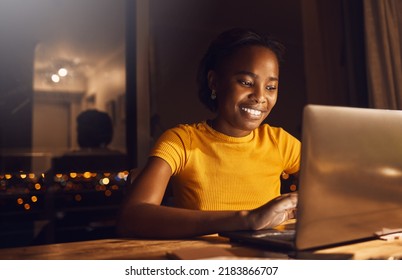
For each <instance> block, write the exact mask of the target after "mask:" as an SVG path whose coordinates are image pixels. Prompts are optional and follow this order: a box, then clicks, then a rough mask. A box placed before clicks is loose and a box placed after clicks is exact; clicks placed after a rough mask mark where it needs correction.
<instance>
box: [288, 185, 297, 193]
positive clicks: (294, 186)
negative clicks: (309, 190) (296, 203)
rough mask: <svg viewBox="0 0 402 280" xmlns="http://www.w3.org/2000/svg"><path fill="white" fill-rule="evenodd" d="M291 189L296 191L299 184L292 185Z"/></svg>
mask: <svg viewBox="0 0 402 280" xmlns="http://www.w3.org/2000/svg"><path fill="white" fill-rule="evenodd" d="M289 188H290V190H291V191H292V192H294V191H296V190H297V186H296V185H294V184H293V185H290V187H289Z"/></svg>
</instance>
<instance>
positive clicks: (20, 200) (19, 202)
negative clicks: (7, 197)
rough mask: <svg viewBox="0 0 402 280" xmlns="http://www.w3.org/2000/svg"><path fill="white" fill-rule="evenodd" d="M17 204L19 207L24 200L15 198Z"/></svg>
mask: <svg viewBox="0 0 402 280" xmlns="http://www.w3.org/2000/svg"><path fill="white" fill-rule="evenodd" d="M17 203H18V204H19V205H21V204H22V203H24V200H23V199H22V198H21V197H20V198H17Z"/></svg>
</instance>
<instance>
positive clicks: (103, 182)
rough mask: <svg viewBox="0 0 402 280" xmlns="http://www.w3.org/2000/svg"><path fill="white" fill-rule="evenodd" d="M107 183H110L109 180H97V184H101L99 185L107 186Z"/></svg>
mask: <svg viewBox="0 0 402 280" xmlns="http://www.w3.org/2000/svg"><path fill="white" fill-rule="evenodd" d="M109 183H110V180H109V178H102V179H100V180H99V184H101V185H107V184H109Z"/></svg>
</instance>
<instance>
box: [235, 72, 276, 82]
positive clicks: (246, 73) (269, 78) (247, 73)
mask: <svg viewBox="0 0 402 280" xmlns="http://www.w3.org/2000/svg"><path fill="white" fill-rule="evenodd" d="M235 74H236V75H248V76H251V77H253V78H259V77H258V75H257V74H255V73H253V72H250V71H246V70H240V71H237V72H236V73H235ZM268 80H269V81H270V82H271V81H278V80H279V79H278V77H275V76H271V77H268Z"/></svg>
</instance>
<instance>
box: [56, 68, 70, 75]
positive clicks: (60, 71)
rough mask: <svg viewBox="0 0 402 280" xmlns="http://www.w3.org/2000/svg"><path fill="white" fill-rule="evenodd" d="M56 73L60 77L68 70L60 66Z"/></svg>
mask: <svg viewBox="0 0 402 280" xmlns="http://www.w3.org/2000/svg"><path fill="white" fill-rule="evenodd" d="M57 74H59V76H60V77H65V76H67V74H68V71H67V69H66V68H60V69H59V71H58V72H57Z"/></svg>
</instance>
